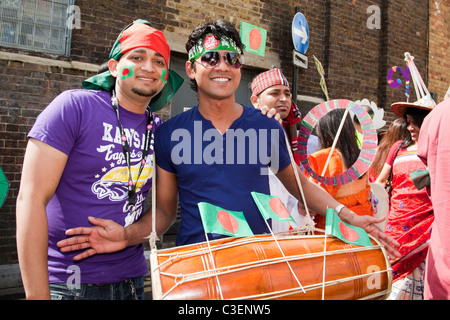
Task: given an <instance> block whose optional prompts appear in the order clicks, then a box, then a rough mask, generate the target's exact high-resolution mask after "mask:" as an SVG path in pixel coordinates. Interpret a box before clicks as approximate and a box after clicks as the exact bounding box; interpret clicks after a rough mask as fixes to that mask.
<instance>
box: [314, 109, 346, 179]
mask: <svg viewBox="0 0 450 320" xmlns="http://www.w3.org/2000/svg"><path fill="white" fill-rule="evenodd" d="M349 112H350V110H349V108H347V109H345V113H344V116H343V117H342V121H341V124H340V125H339V129H338V131H337V133H336V137H335V138H334V141H333V145H332V146H331V150H330V153H329V154H328V158H327V162H325V167H323V170H322V174H321V176H322V177H323V176H324V175H325V172H326V171H327V168H328V164H329V163H330V160H331V156H332V155H333V152H334V150H335V149H336V144H337V142H338V140H339V136H340V135H341V132H342V128H343V127H344V124H345V120H346V119H347V115H348V113H349ZM319 185H320V183H319Z"/></svg>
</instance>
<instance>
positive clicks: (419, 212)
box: [376, 103, 434, 299]
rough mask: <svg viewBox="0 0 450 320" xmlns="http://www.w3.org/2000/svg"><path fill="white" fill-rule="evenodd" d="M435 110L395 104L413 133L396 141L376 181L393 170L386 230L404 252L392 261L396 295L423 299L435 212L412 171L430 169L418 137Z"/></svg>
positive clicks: (384, 178)
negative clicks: (421, 154)
mask: <svg viewBox="0 0 450 320" xmlns="http://www.w3.org/2000/svg"><path fill="white" fill-rule="evenodd" d="M431 110H432V109H431V108H430V107H427V106H422V105H419V104H415V105H413V104H401V103H397V104H393V105H392V111H393V112H394V113H395V114H397V115H398V116H401V117H403V118H405V119H406V121H407V123H408V130H409V131H410V133H411V137H410V138H406V139H405V140H403V141H398V142H396V143H394V145H393V146H392V147H391V149H390V151H389V155H388V157H387V159H386V163H385V165H384V167H383V170H382V171H381V173H380V175H379V176H378V178H377V181H376V182H377V183H380V184H382V185H384V186H385V185H386V181H387V180H388V179H389V176H390V174H391V171H392V193H391V197H390V206H389V216H388V222H387V225H386V230H385V232H386V233H387V234H389V235H390V236H391V237H393V238H394V239H395V240H397V241H398V242H399V243H400V244H401V247H400V249H399V251H400V253H401V254H402V255H403V257H402V258H400V259H398V260H397V261H392V269H393V277H394V288H393V293H394V294H396V297H395V298H396V299H423V276H422V275H423V269H424V267H425V258H426V255H427V246H426V244H427V241H428V240H429V239H430V237H431V226H432V224H433V221H434V214H433V207H432V204H431V200H430V198H429V197H428V195H427V192H426V189H421V190H418V189H417V187H416V186H415V185H414V183H413V180H412V179H411V176H410V174H411V173H412V172H414V171H417V170H423V171H425V170H426V169H427V168H426V166H425V165H424V164H423V162H422V161H421V160H420V159H419V157H418V156H417V141H418V139H419V133H420V127H421V125H422V122H423V120H424V118H425V117H426V116H427V115H428V113H429V112H430V111H431ZM396 288H398V290H396Z"/></svg>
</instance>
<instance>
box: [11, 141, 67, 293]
mask: <svg viewBox="0 0 450 320" xmlns="http://www.w3.org/2000/svg"><path fill="white" fill-rule="evenodd" d="M66 162H67V155H66V154H64V153H62V152H60V151H58V150H57V149H55V148H53V147H51V146H49V145H47V144H45V143H43V142H40V141H38V140H34V139H30V140H29V142H28V146H27V149H26V153H25V159H24V163H23V170H22V178H21V183H20V190H19V194H18V197H17V207H16V223H17V251H18V256H19V262H20V270H21V274H22V280H23V285H24V288H25V293H26V297H27V299H49V298H50V289H49V280H48V268H47V265H48V261H47V258H48V257H47V251H48V224H47V212H46V206H47V203H48V202H49V201H50V199H51V197H52V196H53V194H54V193H55V190H56V188H57V186H58V183H59V180H60V178H61V175H62V172H63V170H64V167H65V165H66Z"/></svg>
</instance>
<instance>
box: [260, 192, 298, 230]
mask: <svg viewBox="0 0 450 320" xmlns="http://www.w3.org/2000/svg"><path fill="white" fill-rule="evenodd" d="M252 197H253V200H254V201H255V203H256V205H257V206H258V208H259V211H260V212H261V214H262V216H263V217H264V219H265V220H267V219H275V220H278V221H290V222H293V223H295V220H294V218H292V216H291V214H290V213H289V211H288V210H287V209H286V207H285V206H284V204H283V202H281V200H280V198H278V197H275V196H269V195H267V194H263V193H258V192H252Z"/></svg>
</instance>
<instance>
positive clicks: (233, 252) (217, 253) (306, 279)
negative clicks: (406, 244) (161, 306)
mask: <svg viewBox="0 0 450 320" xmlns="http://www.w3.org/2000/svg"><path fill="white" fill-rule="evenodd" d="M276 237H277V241H275V240H274V238H273V237H272V236H271V235H267V236H266V235H264V236H255V237H249V238H226V239H221V240H215V241H210V242H209V244H208V243H207V242H203V243H199V244H194V245H187V246H182V247H175V248H171V249H165V250H156V251H153V252H152V253H151V255H150V268H151V275H152V291H153V298H154V299H155V300H156V299H175V300H182V299H189V300H203V299H239V300H242V299H264V300H266V299H267V300H268V299H297V300H300V299H302V300H303V299H306V300H315V299H322V290H323V289H324V290H325V291H324V299H335V300H347V299H383V298H386V297H387V296H388V295H389V293H390V290H391V285H392V269H391V266H390V263H389V258H388V256H387V254H386V252H385V250H384V248H383V247H382V246H381V245H379V243H377V242H376V241H375V240H373V239H372V244H373V246H371V247H360V246H355V245H349V244H347V243H345V242H343V241H341V240H339V239H337V238H335V237H332V236H327V237H325V236H324V235H312V236H295V235H276ZM325 239H326V252H324V249H325V248H324V240H325ZM277 242H278V244H277ZM278 245H279V246H278ZM280 248H281V249H282V251H283V252H284V256H285V257H283V255H282V253H281V251H280ZM324 260H325V261H324ZM324 262H325V269H326V272H325V281H324V275H323V272H322V271H323V266H324ZM292 271H293V272H294V273H295V275H296V277H297V279H298V281H299V282H300V284H301V287H300V285H299V282H298V281H297V279H296V277H294V275H293V273H292Z"/></svg>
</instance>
